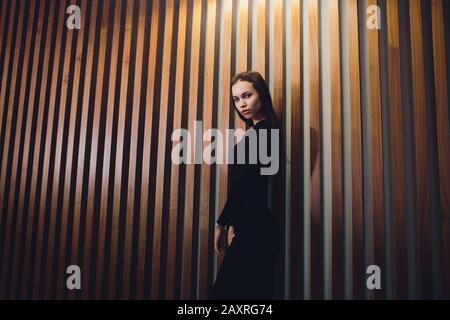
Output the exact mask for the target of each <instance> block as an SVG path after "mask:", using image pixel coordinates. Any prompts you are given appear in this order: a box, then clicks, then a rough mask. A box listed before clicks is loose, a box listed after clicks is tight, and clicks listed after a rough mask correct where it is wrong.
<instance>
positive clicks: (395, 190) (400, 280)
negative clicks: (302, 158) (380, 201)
mask: <svg viewBox="0 0 450 320" xmlns="http://www.w3.org/2000/svg"><path fill="white" fill-rule="evenodd" d="M387 22H388V69H389V80H390V82H389V93H390V110H391V113H390V130H391V135H390V143H391V150H390V151H391V179H392V180H391V182H392V198H391V199H392V203H391V205H392V213H393V215H394V219H393V230H394V236H395V261H396V262H395V265H396V276H397V294H398V298H405V297H406V293H407V282H406V276H407V273H406V272H405V270H406V269H405V268H406V247H405V227H404V226H405V185H404V171H403V157H404V156H403V122H402V119H403V117H402V105H401V83H400V50H399V30H398V3H397V1H396V0H389V1H387Z"/></svg>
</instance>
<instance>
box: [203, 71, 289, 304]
mask: <svg viewBox="0 0 450 320" xmlns="http://www.w3.org/2000/svg"><path fill="white" fill-rule="evenodd" d="M231 94H232V101H233V106H234V109H235V110H236V111H237V112H238V114H239V117H240V118H241V119H242V120H243V121H244V122H245V123H246V124H248V125H249V126H250V127H251V129H254V130H255V131H256V137H257V148H258V149H256V150H258V152H257V155H258V158H257V159H258V161H257V163H256V164H252V163H249V162H250V161H249V154H248V151H249V143H250V139H246V138H245V136H244V138H243V139H241V141H240V142H239V143H238V144H236V145H235V146H234V155H235V161H234V163H233V164H232V165H229V169H230V174H231V175H230V178H231V179H230V185H229V187H230V188H229V193H228V199H227V202H226V204H225V207H224V208H223V210H222V213H221V214H220V217H219V219H218V220H217V224H216V227H215V235H214V249H215V251H216V253H217V254H219V255H221V256H223V255H225V256H224V259H223V261H222V265H221V267H220V270H219V273H218V275H217V279H216V282H215V284H214V287H213V289H212V293H211V295H210V298H211V299H271V298H273V294H274V280H275V261H276V259H275V258H276V254H277V251H278V248H279V246H280V242H281V235H280V228H279V225H278V223H277V222H276V221H275V219H274V217H273V216H272V214H271V212H270V210H269V208H268V207H267V203H268V178H269V177H268V176H267V175H261V170H260V169H261V167H264V166H266V164H262V163H261V161H260V159H259V146H260V143H259V140H260V137H261V134H260V132H261V129H267V131H268V132H267V136H266V137H267V139H266V140H267V149H266V150H268V151H267V152H268V153H273V152H279V149H278V150H271V138H270V137H271V131H270V130H271V129H278V128H279V126H278V121H277V118H276V115H275V112H274V110H273V104H272V98H271V96H270V92H269V89H268V87H267V84H266V82H265V81H264V79H263V77H262V76H261V75H260V74H259V73H258V72H254V71H246V72H242V73H239V74H237V75H236V76H235V77H234V78H233V80H232V81H231ZM248 132H249V131H247V133H248ZM263 142H265V141H263ZM278 142H279V141H278ZM241 143H246V148H245V150H246V154H245V156H246V157H245V163H244V164H240V163H237V161H236V156H237V152H238V150H239V149H240V148H239V147H238V145H239V144H241ZM252 143H254V141H253V142H252ZM278 145H279V143H278ZM271 157H272V154H271ZM253 163H254V162H253ZM227 228H228V242H229V247H228V248H227V249H226V253H225V248H224V245H223V238H224V237H225V235H226V232H227Z"/></svg>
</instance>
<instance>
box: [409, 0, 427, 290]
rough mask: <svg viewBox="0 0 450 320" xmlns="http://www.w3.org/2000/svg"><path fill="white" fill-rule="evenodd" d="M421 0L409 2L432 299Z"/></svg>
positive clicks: (420, 206) (423, 242)
mask: <svg viewBox="0 0 450 320" xmlns="http://www.w3.org/2000/svg"><path fill="white" fill-rule="evenodd" d="M421 14H422V13H421V8H420V0H411V1H410V5H409V15H410V24H411V25H410V28H411V29H410V30H411V31H410V37H411V61H412V86H413V94H412V95H413V100H414V127H415V130H414V132H415V134H414V140H415V150H416V152H415V158H416V168H415V174H416V190H417V200H416V208H417V212H418V221H417V222H418V225H419V228H420V231H419V241H420V242H419V243H420V245H419V246H420V249H419V259H420V278H421V287H422V297H423V298H430V297H431V294H432V277H431V273H432V269H431V262H432V259H431V234H430V233H431V219H430V213H429V211H428V201H429V200H428V187H427V166H428V163H427V153H428V151H427V149H428V146H427V123H426V121H427V117H426V97H425V92H424V91H423V88H425V75H424V54H423V39H422V17H421Z"/></svg>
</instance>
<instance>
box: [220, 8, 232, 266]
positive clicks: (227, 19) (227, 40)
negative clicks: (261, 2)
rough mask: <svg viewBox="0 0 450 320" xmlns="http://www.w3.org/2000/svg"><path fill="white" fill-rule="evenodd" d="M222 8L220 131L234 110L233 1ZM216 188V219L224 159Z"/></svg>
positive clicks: (224, 193) (224, 176)
mask: <svg viewBox="0 0 450 320" xmlns="http://www.w3.org/2000/svg"><path fill="white" fill-rule="evenodd" d="M222 5H223V8H222V9H223V10H222V21H221V39H220V52H221V56H220V64H219V65H220V68H219V81H220V85H219V112H218V118H219V119H218V127H219V128H218V129H219V130H220V131H221V132H225V130H226V129H228V128H230V125H231V123H230V112H235V111H234V110H231V101H230V81H231V77H232V75H231V70H232V65H231V64H232V62H231V57H232V55H233V52H232V35H231V33H232V27H233V22H232V20H233V15H232V12H233V1H232V0H225V1H224V2H223V4H222ZM224 144H225V145H226V148H228V142H227V140H226V139H224ZM226 150H227V151H226V152H225V153H224V155H223V156H224V159H228V151H229V150H228V149H226ZM217 175H218V177H216V178H217V179H218V180H219V181H218V188H217V189H216V199H217V200H216V208H217V210H216V220H217V218H218V216H219V215H220V213H221V210H222V209H223V207H224V205H225V202H226V197H227V193H228V165H227V164H226V161H225V160H224V163H222V164H219V166H218V174H217ZM220 263H221V258H220V257H218V261H217V264H220Z"/></svg>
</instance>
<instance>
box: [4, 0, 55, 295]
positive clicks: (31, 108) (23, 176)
mask: <svg viewBox="0 0 450 320" xmlns="http://www.w3.org/2000/svg"><path fill="white" fill-rule="evenodd" d="M46 4H47V3H46V2H41V3H40V7H39V11H38V12H39V13H38V14H39V21H38V23H37V29H36V38H35V42H34V47H33V49H32V50H33V51H32V52H33V56H32V57H31V59H32V60H33V61H32V66H33V68H32V71H31V80H30V89H29V100H28V106H27V110H28V117H27V122H26V126H25V138H24V150H23V159H22V167H21V168H20V169H19V170H20V173H19V175H20V189H19V195H18V199H19V200H18V201H19V202H18V209H17V213H18V215H19V218H18V222H17V227H16V238H15V243H14V258H13V260H12V286H11V294H10V296H11V297H16V295H18V296H20V289H19V287H18V286H19V283H18V273H19V270H18V269H19V254H20V257H22V258H23V251H22V250H20V247H21V245H22V243H21V242H22V241H23V240H24V239H23V238H22V233H25V232H24V231H22V227H24V226H27V223H29V221H30V215H28V219H26V218H25V212H24V196H25V183H26V181H27V167H28V161H29V159H28V157H29V154H30V139H31V123H32V120H33V115H34V114H35V113H37V105H36V104H35V100H34V99H35V97H36V77H37V69H38V67H39V65H38V62H39V55H40V52H41V51H40V50H41V49H40V48H41V37H42V32H43V31H42V28H43V23H44V19H43V15H44V14H43V13H44V10H45V6H46ZM30 54H31V53H30ZM23 103H25V102H23ZM22 219H23V221H22Z"/></svg>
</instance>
